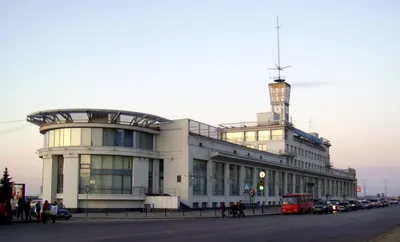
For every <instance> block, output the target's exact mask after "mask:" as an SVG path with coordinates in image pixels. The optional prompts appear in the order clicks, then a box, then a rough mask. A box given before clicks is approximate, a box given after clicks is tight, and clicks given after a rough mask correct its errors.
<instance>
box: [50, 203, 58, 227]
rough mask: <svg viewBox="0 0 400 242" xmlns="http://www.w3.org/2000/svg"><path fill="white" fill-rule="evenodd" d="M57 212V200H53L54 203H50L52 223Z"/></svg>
mask: <svg viewBox="0 0 400 242" xmlns="http://www.w3.org/2000/svg"><path fill="white" fill-rule="evenodd" d="M57 213H58V206H57V202H54V204H53V205H51V208H50V214H51V219H52V220H53V224H54V223H55V222H56V219H57Z"/></svg>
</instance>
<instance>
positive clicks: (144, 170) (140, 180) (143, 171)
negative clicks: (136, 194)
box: [132, 157, 149, 188]
mask: <svg viewBox="0 0 400 242" xmlns="http://www.w3.org/2000/svg"><path fill="white" fill-rule="evenodd" d="M132 168H133V170H132V186H133V187H144V188H148V186H149V180H148V179H149V160H148V159H145V158H137V157H134V158H133V167H132Z"/></svg>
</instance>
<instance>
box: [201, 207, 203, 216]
mask: <svg viewBox="0 0 400 242" xmlns="http://www.w3.org/2000/svg"><path fill="white" fill-rule="evenodd" d="M201 216H203V215H202V213H201V208H200V217H201Z"/></svg>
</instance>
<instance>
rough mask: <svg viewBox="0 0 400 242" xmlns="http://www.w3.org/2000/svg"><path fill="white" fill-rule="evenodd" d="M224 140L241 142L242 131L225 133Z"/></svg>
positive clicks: (242, 137) (242, 139)
mask: <svg viewBox="0 0 400 242" xmlns="http://www.w3.org/2000/svg"><path fill="white" fill-rule="evenodd" d="M226 141H228V142H233V143H234V142H241V141H244V132H229V133H226Z"/></svg>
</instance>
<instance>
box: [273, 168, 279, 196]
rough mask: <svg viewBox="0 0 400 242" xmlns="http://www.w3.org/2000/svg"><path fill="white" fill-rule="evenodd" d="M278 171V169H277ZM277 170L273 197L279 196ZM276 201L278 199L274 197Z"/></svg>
mask: <svg viewBox="0 0 400 242" xmlns="http://www.w3.org/2000/svg"><path fill="white" fill-rule="evenodd" d="M279 172H280V171H279ZM279 172H278V171H275V194H274V196H275V199H276V198H279V185H280V184H279ZM276 201H279V200H278V199H276Z"/></svg>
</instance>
